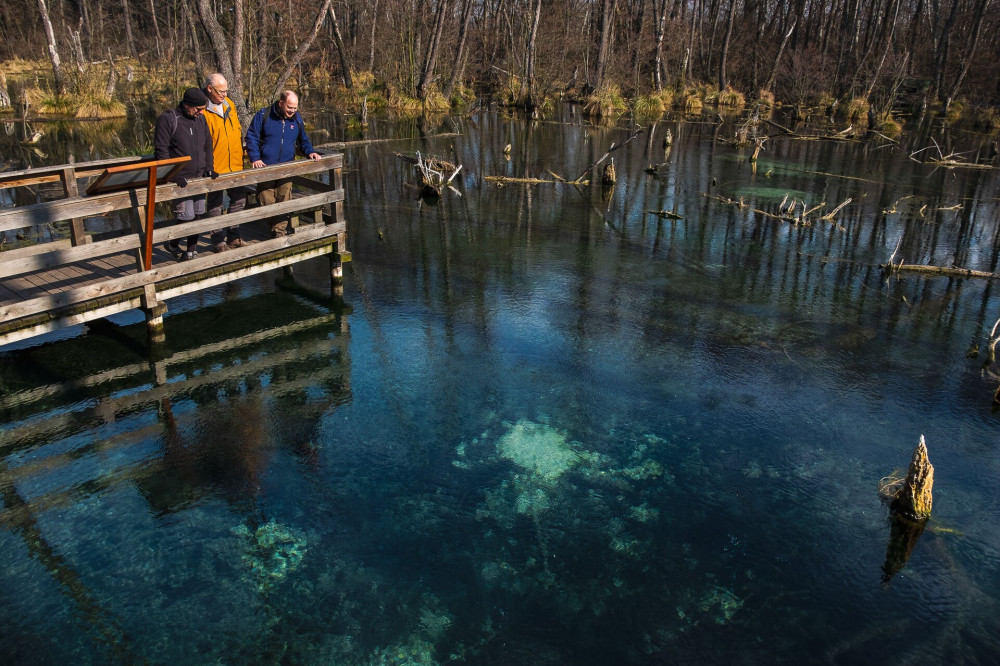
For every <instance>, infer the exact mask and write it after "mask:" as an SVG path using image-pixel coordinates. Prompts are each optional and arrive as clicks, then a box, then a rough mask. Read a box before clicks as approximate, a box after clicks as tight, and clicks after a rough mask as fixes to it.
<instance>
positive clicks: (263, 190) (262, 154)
mask: <svg viewBox="0 0 1000 666" xmlns="http://www.w3.org/2000/svg"><path fill="white" fill-rule="evenodd" d="M296 151H301V152H302V154H304V155H308V156H309V159H311V160H318V159H319V158H320V155H319V153H317V152H316V151H315V150H313V145H312V142H311V141H309V137H308V136H307V135H306V129H305V124H304V123H303V122H302V116H300V115H299V96H298V95H296V94H295V93H294V92H292V91H291V90H286V91H284V92H283V93H281V95H280V96H279V97H278V101H277V102H275V103H274V104H272V105H271V106H269V107H264V108H263V109H261V110H260V111H258V112H257V114H256V115H255V116H254V117H253V120H252V121H250V128H249V129H248V130H247V156H248V157H249V158H250V163H251V166H252V167H253V168H254V169H260V168H261V167H265V166H268V165H270V164H281V163H282V162H291V161H292V160H294V159H295V153H296ZM291 198H292V181H291V180H289V179H287V178H283V179H280V180H272V181H266V182H262V183H258V184H257V202H258V203H259V204H260V205H261V206H270V205H271V204H273V203H278V202H281V201H288V200H289V199H291ZM287 234H288V218H287V217H286V216H283V217H281V218H279V219H277V220H275V221H272V222H271V236H272V237H273V238H280V237H282V236H285V235H287Z"/></svg>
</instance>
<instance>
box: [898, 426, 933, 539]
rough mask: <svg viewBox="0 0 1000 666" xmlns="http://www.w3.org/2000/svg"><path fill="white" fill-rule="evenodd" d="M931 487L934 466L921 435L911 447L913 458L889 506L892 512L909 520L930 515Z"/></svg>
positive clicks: (926, 517) (922, 518)
mask: <svg viewBox="0 0 1000 666" xmlns="http://www.w3.org/2000/svg"><path fill="white" fill-rule="evenodd" d="M933 489H934V466H933V465H931V463H930V460H928V459H927V444H926V443H925V442H924V436H923V435H921V436H920V442H919V443H918V444H917V447H916V448H915V449H913V458H911V459H910V469H909V470H907V472H906V480H904V481H903V485H902V487H901V488H900V489H899V493H898V494H897V495H896V497H895V499H893V501H892V504H891V505H890V508H891V510H892V512H893V513H895V514H898V515H901V516H903V517H905V518H909V519H910V520H927V519H928V518H930V517H931V504H932V499H933V498H932V497H931V492H932V490H933Z"/></svg>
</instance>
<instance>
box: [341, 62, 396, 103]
mask: <svg viewBox="0 0 1000 666" xmlns="http://www.w3.org/2000/svg"><path fill="white" fill-rule="evenodd" d="M391 94H392V91H391V90H390V89H389V87H388V86H386V85H385V84H382V83H379V82H378V81H376V80H375V75H374V74H372V73H371V72H368V71H364V72H355V71H353V70H352V71H351V88H350V89H347V88H346V87H345V86H344V84H343V83H342V82H341V83H337V84H334V86H333V88H332V89H331V91H330V95H331V97H332V102H333V105H334V107H335V108H337V109H338V110H340V111H343V112H345V113H361V108H362V106H367V107H368V110H369V111H382V110H385V109H387V108H389V96H390V95H391Z"/></svg>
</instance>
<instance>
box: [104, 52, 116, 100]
mask: <svg viewBox="0 0 1000 666" xmlns="http://www.w3.org/2000/svg"><path fill="white" fill-rule="evenodd" d="M117 83H118V72H117V71H116V70H115V59H114V58H113V57H112V56H111V49H110V48H109V49H108V83H107V85H106V86H104V96H105V97H107V98H108V99H111V96H112V95H114V94H115V85H116V84H117Z"/></svg>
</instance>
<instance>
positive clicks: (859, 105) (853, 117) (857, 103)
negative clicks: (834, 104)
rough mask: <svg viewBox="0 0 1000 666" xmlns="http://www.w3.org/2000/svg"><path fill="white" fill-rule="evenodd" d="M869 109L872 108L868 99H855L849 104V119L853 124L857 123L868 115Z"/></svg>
mask: <svg viewBox="0 0 1000 666" xmlns="http://www.w3.org/2000/svg"><path fill="white" fill-rule="evenodd" d="M869 108H871V107H870V105H869V104H868V100H867V99H865V98H863V97H854V98H852V99H851V101H850V102H848V103H847V119H848V120H850V121H851V122H852V123H856V122H858V121H859V120H861V119H862V118H864V117H865V116H867V115H868V109H869Z"/></svg>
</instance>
